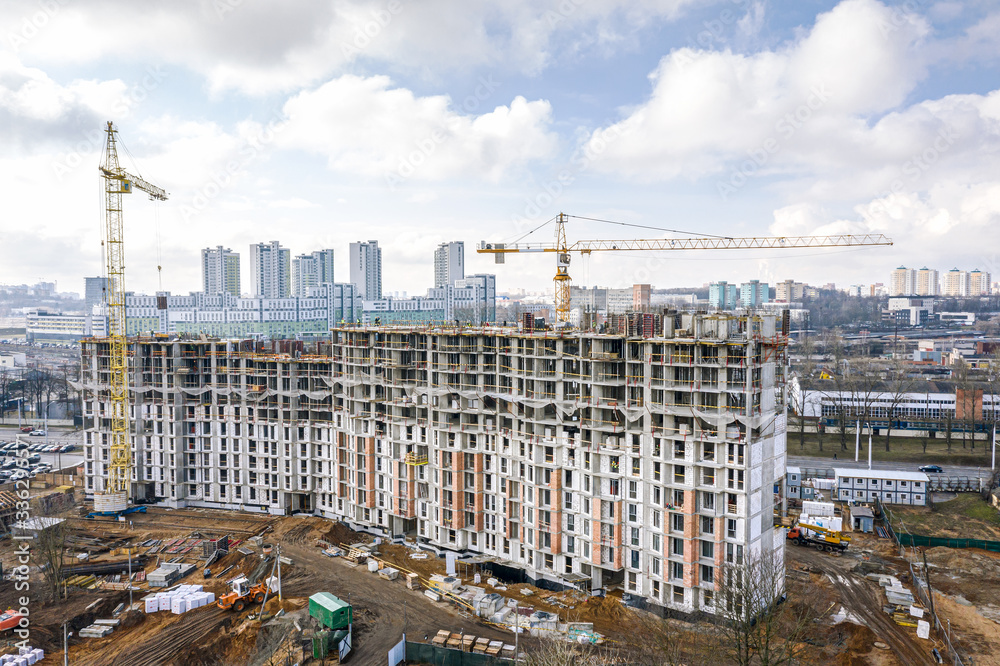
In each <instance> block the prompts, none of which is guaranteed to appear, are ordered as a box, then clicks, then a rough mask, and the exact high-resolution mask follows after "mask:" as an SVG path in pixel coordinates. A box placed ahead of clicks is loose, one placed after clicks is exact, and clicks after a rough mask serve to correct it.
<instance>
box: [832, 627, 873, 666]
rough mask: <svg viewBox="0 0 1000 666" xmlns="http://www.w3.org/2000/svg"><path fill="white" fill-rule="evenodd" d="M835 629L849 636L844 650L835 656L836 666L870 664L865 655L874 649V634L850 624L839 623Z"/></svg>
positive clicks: (864, 665)
mask: <svg viewBox="0 0 1000 666" xmlns="http://www.w3.org/2000/svg"><path fill="white" fill-rule="evenodd" d="M837 629H840V630H842V631H844V632H845V633H847V634H849V635H850V637H849V638H848V639H847V645H846V649H845V650H844V651H843V652H841V653H840V654H839V655H838V656H837V660H836V662H835V663H836V664H837V666H867V664H869V663H871V662H870V660H869V659H868V658H867V655H868V653H869V652H871V651H872V650H873V649H874V648H875V638H876V636H875V632H873V631H872V630H871V629H869V628H868V627H865V626H863V625H859V624H854V623H852V622H841V623H840V624H839V625H837Z"/></svg>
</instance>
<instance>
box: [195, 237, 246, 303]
mask: <svg viewBox="0 0 1000 666" xmlns="http://www.w3.org/2000/svg"><path fill="white" fill-rule="evenodd" d="M201 290H202V292H204V293H205V294H208V295H214V294H232V295H233V296H235V297H236V298H239V297H240V254H239V252H233V251H232V250H230V249H229V248H224V247H222V246H221V245H217V246H216V247H214V248H213V247H206V248H205V249H204V250H202V251H201Z"/></svg>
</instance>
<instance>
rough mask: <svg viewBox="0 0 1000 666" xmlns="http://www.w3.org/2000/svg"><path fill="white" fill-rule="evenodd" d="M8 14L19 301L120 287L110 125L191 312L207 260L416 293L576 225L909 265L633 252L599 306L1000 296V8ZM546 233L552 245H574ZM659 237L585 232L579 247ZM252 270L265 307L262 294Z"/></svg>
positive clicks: (148, 283) (9, 226)
mask: <svg viewBox="0 0 1000 666" xmlns="http://www.w3.org/2000/svg"><path fill="white" fill-rule="evenodd" d="M79 4H82V5H83V6H78V5H77V4H72V3H69V2H65V1H64V2H60V0H44V1H42V2H39V1H37V0H36V1H34V2H27V1H26V2H17V1H15V2H7V3H4V4H3V7H2V8H0V19H2V21H0V25H3V26H8V31H7V34H6V36H5V39H4V41H3V47H2V50H0V121H2V122H0V137H2V142H0V147H2V148H0V178H2V179H0V182H2V183H4V186H3V193H4V197H3V198H4V202H5V211H4V213H5V214H4V215H3V216H0V234H2V240H0V260H2V261H0V282H4V283H21V282H32V281H34V280H35V279H36V278H38V277H44V278H45V279H49V280H58V281H59V283H60V288H61V289H67V290H80V289H81V288H82V277H83V276H84V275H93V274H97V273H98V272H99V271H100V265H101V255H100V235H101V224H102V220H101V213H100V207H99V196H100V187H101V184H100V182H99V179H98V177H97V169H96V167H97V165H98V163H99V162H100V152H101V147H102V145H101V140H102V139H101V136H100V130H101V128H102V127H103V124H104V122H106V121H107V120H113V121H114V122H115V123H116V124H117V125H118V127H119V130H120V132H121V137H122V139H123V140H124V142H125V144H126V145H127V146H128V147H129V149H130V152H131V154H132V155H133V156H134V157H135V165H134V166H133V164H132V163H131V162H129V161H126V165H127V166H128V167H129V168H136V169H137V170H139V171H141V173H142V174H143V175H144V176H146V177H147V178H149V179H150V180H153V181H155V182H157V183H159V184H161V185H162V186H163V187H165V188H166V189H167V190H168V191H169V192H170V193H171V198H170V200H169V201H167V202H164V203H160V204H153V203H152V202H149V201H146V200H145V198H144V197H133V198H132V199H130V200H129V201H127V203H126V210H125V223H126V225H127V231H126V235H127V240H128V264H127V274H128V287H129V288H130V289H135V290H138V291H152V290H155V289H157V288H158V287H159V282H158V279H157V273H156V265H157V264H158V263H162V265H163V288H164V289H168V290H171V291H173V292H175V293H176V292H186V291H188V290H193V289H196V288H198V286H199V282H200V275H199V263H198V251H199V250H200V249H201V248H202V247H207V246H215V245H225V246H228V247H231V248H232V249H234V250H236V251H239V252H240V253H241V254H242V255H243V257H244V263H246V260H247V259H248V257H249V251H248V246H249V244H250V243H253V242H258V241H269V240H272V239H276V240H280V241H281V242H282V243H283V244H284V245H285V246H286V247H289V248H291V250H292V252H293V254H297V253H304V252H310V251H312V250H315V249H320V248H325V247H332V248H334V249H335V250H336V252H337V257H338V264H339V267H338V269H337V273H338V276H337V277H338V279H339V280H343V281H346V280H347V278H348V272H347V266H346V255H347V245H348V243H350V242H351V241H354V240H368V239H377V240H379V242H380V244H381V245H382V246H383V248H384V249H383V262H384V284H385V288H386V290H387V291H389V292H395V291H400V292H402V291H406V292H408V293H410V294H413V293H423V292H424V290H425V289H426V287H428V286H430V283H431V280H432V272H433V267H432V264H431V253H432V251H433V248H434V247H435V246H436V245H437V244H438V243H440V242H444V241H449V240H464V241H465V242H466V248H467V255H468V256H467V262H468V267H469V270H470V272H484V271H485V272H496V273H497V277H498V286H499V288H500V289H501V290H504V289H513V288H525V289H529V290H543V289H548V288H549V287H550V286H551V282H550V279H551V276H552V273H553V267H552V266H551V265H550V261H549V258H547V257H541V256H537V255H535V256H523V257H509V258H508V262H507V264H506V265H504V266H496V267H494V266H493V264H492V260H490V259H489V258H488V257H484V256H476V255H474V254H473V253H472V251H471V250H472V248H473V247H474V245H475V244H476V243H477V242H478V241H480V240H494V241H502V240H510V239H513V238H516V237H518V236H519V235H521V234H522V233H524V232H525V231H526V230H528V229H530V228H531V227H533V226H535V225H537V224H539V223H541V222H543V221H545V220H547V219H549V218H551V217H553V216H554V215H555V214H557V213H558V212H560V211H565V212H568V213H571V214H576V215H582V216H588V217H595V218H604V219H612V220H620V221H623V222H629V223H634V224H642V225H648V226H656V227H667V228H674V229H684V230H691V231H696V232H703V233H710V234H730V235H766V234H788V235H798V234H814V233H820V234H822V233H832V232H836V233H863V232H869V231H873V232H878V233H885V234H887V235H889V236H891V237H892V238H893V239H894V241H895V245H894V246H893V247H891V248H871V249H860V250H850V251H827V252H800V251H774V252H758V253H740V252H733V253H725V252H714V253H706V252H701V253H665V254H657V253H633V254H626V253H621V254H617V253H615V254H609V255H605V256H597V255H595V256H594V257H593V258H589V259H580V258H576V259H575V260H574V264H573V267H572V269H571V274H572V275H573V277H574V280H575V283H576V284H591V285H592V284H601V285H607V286H626V285H629V284H632V283H633V282H637V281H644V282H652V283H653V284H654V285H656V286H662V287H672V286H694V285H701V284H703V283H706V282H709V281H713V280H719V279H724V280H730V281H740V280H745V279H751V278H761V279H765V280H781V279H787V278H792V279H796V280H802V281H807V282H810V283H814V284H825V283H827V282H835V283H837V284H838V285H842V286H847V285H849V284H855V283H862V284H870V283H872V282H886V281H887V279H888V273H889V271H890V270H891V269H892V268H894V267H896V266H899V265H907V266H914V267H920V266H924V265H927V266H930V267H932V268H938V269H939V270H941V271H942V272H943V271H946V270H948V269H950V268H952V267H953V266H958V267H960V268H963V269H969V270H971V269H973V268H981V269H985V270H991V271H992V272H993V273H994V279H997V278H998V276H1000V266H998V265H997V264H998V258H997V256H998V255H997V249H996V247H997V241H998V240H1000V232H998V231H997V229H998V225H997V223H998V221H1000V180H998V179H1000V176H998V174H1000V169H998V166H1000V165H998V156H1000V92H998V91H997V85H998V84H997V81H998V80H1000V78H998V77H997V73H998V65H1000V41H998V40H996V39H995V35H996V34H997V31H998V29H1000V7H997V5H996V3H995V2H986V1H979V2H977V1H975V0H973V1H970V2H961V3H959V2H933V1H930V0H906V2H877V1H876V0H844V1H842V2H832V1H818V0H803V1H799V2H792V1H787V2H777V1H774V0H772V1H763V0H717V1H715V2H704V1H698V2H695V1H693V0H641V1H638V2H636V1H632V2H628V1H626V0H547V1H542V2H529V1H528V0H510V1H508V2H504V3H485V2H470V3H462V4H458V3H452V2H444V0H426V1H424V2H419V3H416V2H405V1H404V0H392V1H384V0H383V1H374V2H369V1H367V0H353V1H350V2H337V3H315V2H288V3H282V4H281V5H277V4H262V3H249V2H243V1H242V0H200V1H198V0H189V1H187V2H172V3H169V4H167V5H161V6H158V7H157V8H156V9H155V10H151V9H149V8H148V7H147V6H146V5H143V4H141V3H125V2H119V1H118V0H100V1H95V2H88V3H79ZM549 233H550V232H549V230H548V228H546V229H545V230H543V231H540V232H538V233H537V234H535V236H536V237H539V236H540V238H538V239H539V240H547V239H548V238H549V236H548V234H549ZM651 234H652V235H660V234H658V232H653V231H642V230H638V229H630V228H623V227H609V226H607V225H600V224H597V223H590V222H580V221H574V222H573V224H572V225H571V227H570V230H569V235H570V239H571V240H572V239H574V238H595V237H602V238H631V237H637V236H648V235H651ZM249 278H250V276H249V271H248V267H246V266H244V290H245V291H246V290H248V289H249Z"/></svg>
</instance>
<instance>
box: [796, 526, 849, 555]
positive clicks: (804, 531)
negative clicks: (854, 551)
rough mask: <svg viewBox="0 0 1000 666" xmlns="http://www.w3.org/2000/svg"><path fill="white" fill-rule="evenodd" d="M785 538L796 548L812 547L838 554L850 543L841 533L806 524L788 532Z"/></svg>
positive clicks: (847, 537)
mask: <svg viewBox="0 0 1000 666" xmlns="http://www.w3.org/2000/svg"><path fill="white" fill-rule="evenodd" d="M787 538H788V539H789V540H790V541H793V542H794V543H795V545H797V546H814V547H815V548H816V549H817V550H825V551H827V552H834V551H836V552H839V553H842V552H844V551H845V550H847V546H848V545H850V543H851V537H849V536H847V535H846V534H844V533H843V532H838V531H836V530H831V529H827V528H826V527H820V526H819V525H809V524H807V523H799V524H798V525H796V526H795V527H793V528H792V529H790V530H788V537H787Z"/></svg>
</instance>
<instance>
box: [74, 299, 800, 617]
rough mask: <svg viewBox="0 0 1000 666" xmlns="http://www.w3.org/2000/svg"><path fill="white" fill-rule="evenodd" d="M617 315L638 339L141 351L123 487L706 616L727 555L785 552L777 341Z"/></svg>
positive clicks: (372, 334)
mask: <svg viewBox="0 0 1000 666" xmlns="http://www.w3.org/2000/svg"><path fill="white" fill-rule="evenodd" d="M633 319H635V321H633ZM615 321H616V322H618V324H622V323H623V322H626V321H627V330H628V331H629V332H630V335H626V334H625V333H626V331H625V330H618V332H616V333H605V334H596V333H590V332H580V331H564V332H559V333H555V332H544V331H543V332H534V333H525V332H520V331H518V330H517V329H516V328H502V329H501V328H497V327H487V328H481V327H479V328H477V327H463V328H449V327H439V328H427V327H421V328H413V327H405V326H400V327H364V326H359V327H338V328H335V329H334V330H333V332H332V335H331V337H330V338H329V339H328V340H323V341H318V342H316V343H311V344H310V345H305V344H304V343H302V342H298V341H283V340H279V341H272V342H269V343H263V342H258V341H252V340H221V339H181V338H177V337H174V338H171V339H163V338H144V339H133V340H132V341H131V342H130V346H131V349H132V352H133V353H134V356H133V358H134V366H133V377H132V381H131V383H130V391H131V392H132V396H131V399H132V401H133V406H132V407H131V410H132V413H131V417H132V418H133V419H134V422H135V426H136V429H135V432H136V440H135V441H134V443H133V456H134V460H135V468H134V478H133V480H132V492H133V494H134V495H135V496H138V497H142V498H145V499H148V500H151V501H161V502H164V503H165V504H167V505H168V506H174V507H185V506H188V507H217V508H228V509H242V510H253V511H260V512H269V513H272V514H287V513H290V512H292V511H303V512H309V513H314V514H317V515H321V516H325V517H328V518H331V519H340V520H344V521H346V522H347V523H348V524H350V525H351V526H352V527H355V528H358V529H364V530H368V531H371V532H374V533H378V534H382V535H385V536H395V535H402V534H406V535H408V536H410V537H411V538H417V539H419V540H420V541H421V543H422V544H423V545H424V546H425V547H429V548H434V549H437V550H438V551H446V550H450V551H458V552H466V553H468V552H470V551H471V552H473V553H478V554H482V555H484V556H488V558H490V559H492V560H494V561H496V562H498V563H500V564H503V565H505V566H513V567H517V568H520V569H523V570H524V572H525V574H526V575H527V577H528V578H530V579H532V580H534V581H539V580H543V579H544V580H550V581H553V582H557V583H566V584H573V585H579V586H583V587H592V588H595V589H596V588H601V587H605V586H608V585H613V584H621V585H622V586H623V588H624V591H625V593H626V595H627V597H628V598H630V599H641V600H643V601H645V602H646V603H649V604H653V605H655V606H658V607H661V608H664V609H669V610H671V611H673V612H679V613H696V612H708V613H712V612H713V611H714V609H715V581H716V577H717V575H718V574H719V571H720V567H722V565H723V564H724V563H725V562H740V561H743V559H744V558H746V557H749V556H750V555H751V554H760V553H762V552H774V553H775V554H776V556H777V557H779V558H781V557H783V554H784V551H783V548H784V535H783V533H782V531H781V530H775V529H774V527H773V520H772V510H773V502H774V500H773V495H772V492H771V489H772V487H773V485H774V483H775V481H776V480H779V479H780V477H781V476H782V475H783V474H784V469H785V416H784V414H785V410H784V405H783V401H782V398H781V396H782V395H783V391H782V390H781V387H782V385H783V379H784V372H785V370H784V368H785V363H784V360H783V359H784V354H783V349H784V346H783V344H784V343H783V340H784V338H783V337H782V336H781V335H780V334H779V332H778V331H776V330H775V317H774V316H771V315H752V316H737V315H733V314H727V313H720V314H712V315H703V314H672V313H671V314H667V315H664V316H662V317H661V316H660V315H652V314H644V315H629V316H628V317H620V318H615ZM611 328H613V326H612V327H611ZM636 331H641V332H643V333H644V334H645V337H643V335H636V334H635V333H636ZM108 352H109V350H108V345H107V342H106V341H103V340H97V339H91V340H87V341H85V342H84V344H83V347H82V386H83V390H84V397H83V405H84V409H85V432H84V461H83V465H84V468H85V469H84V472H85V490H86V494H87V495H93V494H94V493H97V492H100V491H101V490H102V489H103V487H104V483H105V480H106V478H107V460H108V455H109V452H108V443H107V435H106V433H107V430H108V428H107V423H106V421H107V418H108V412H109V409H110V406H109V404H108V402H107V400H106V397H105V396H106V395H107V383H108V373H107V369H106V357H107V355H108Z"/></svg>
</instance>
